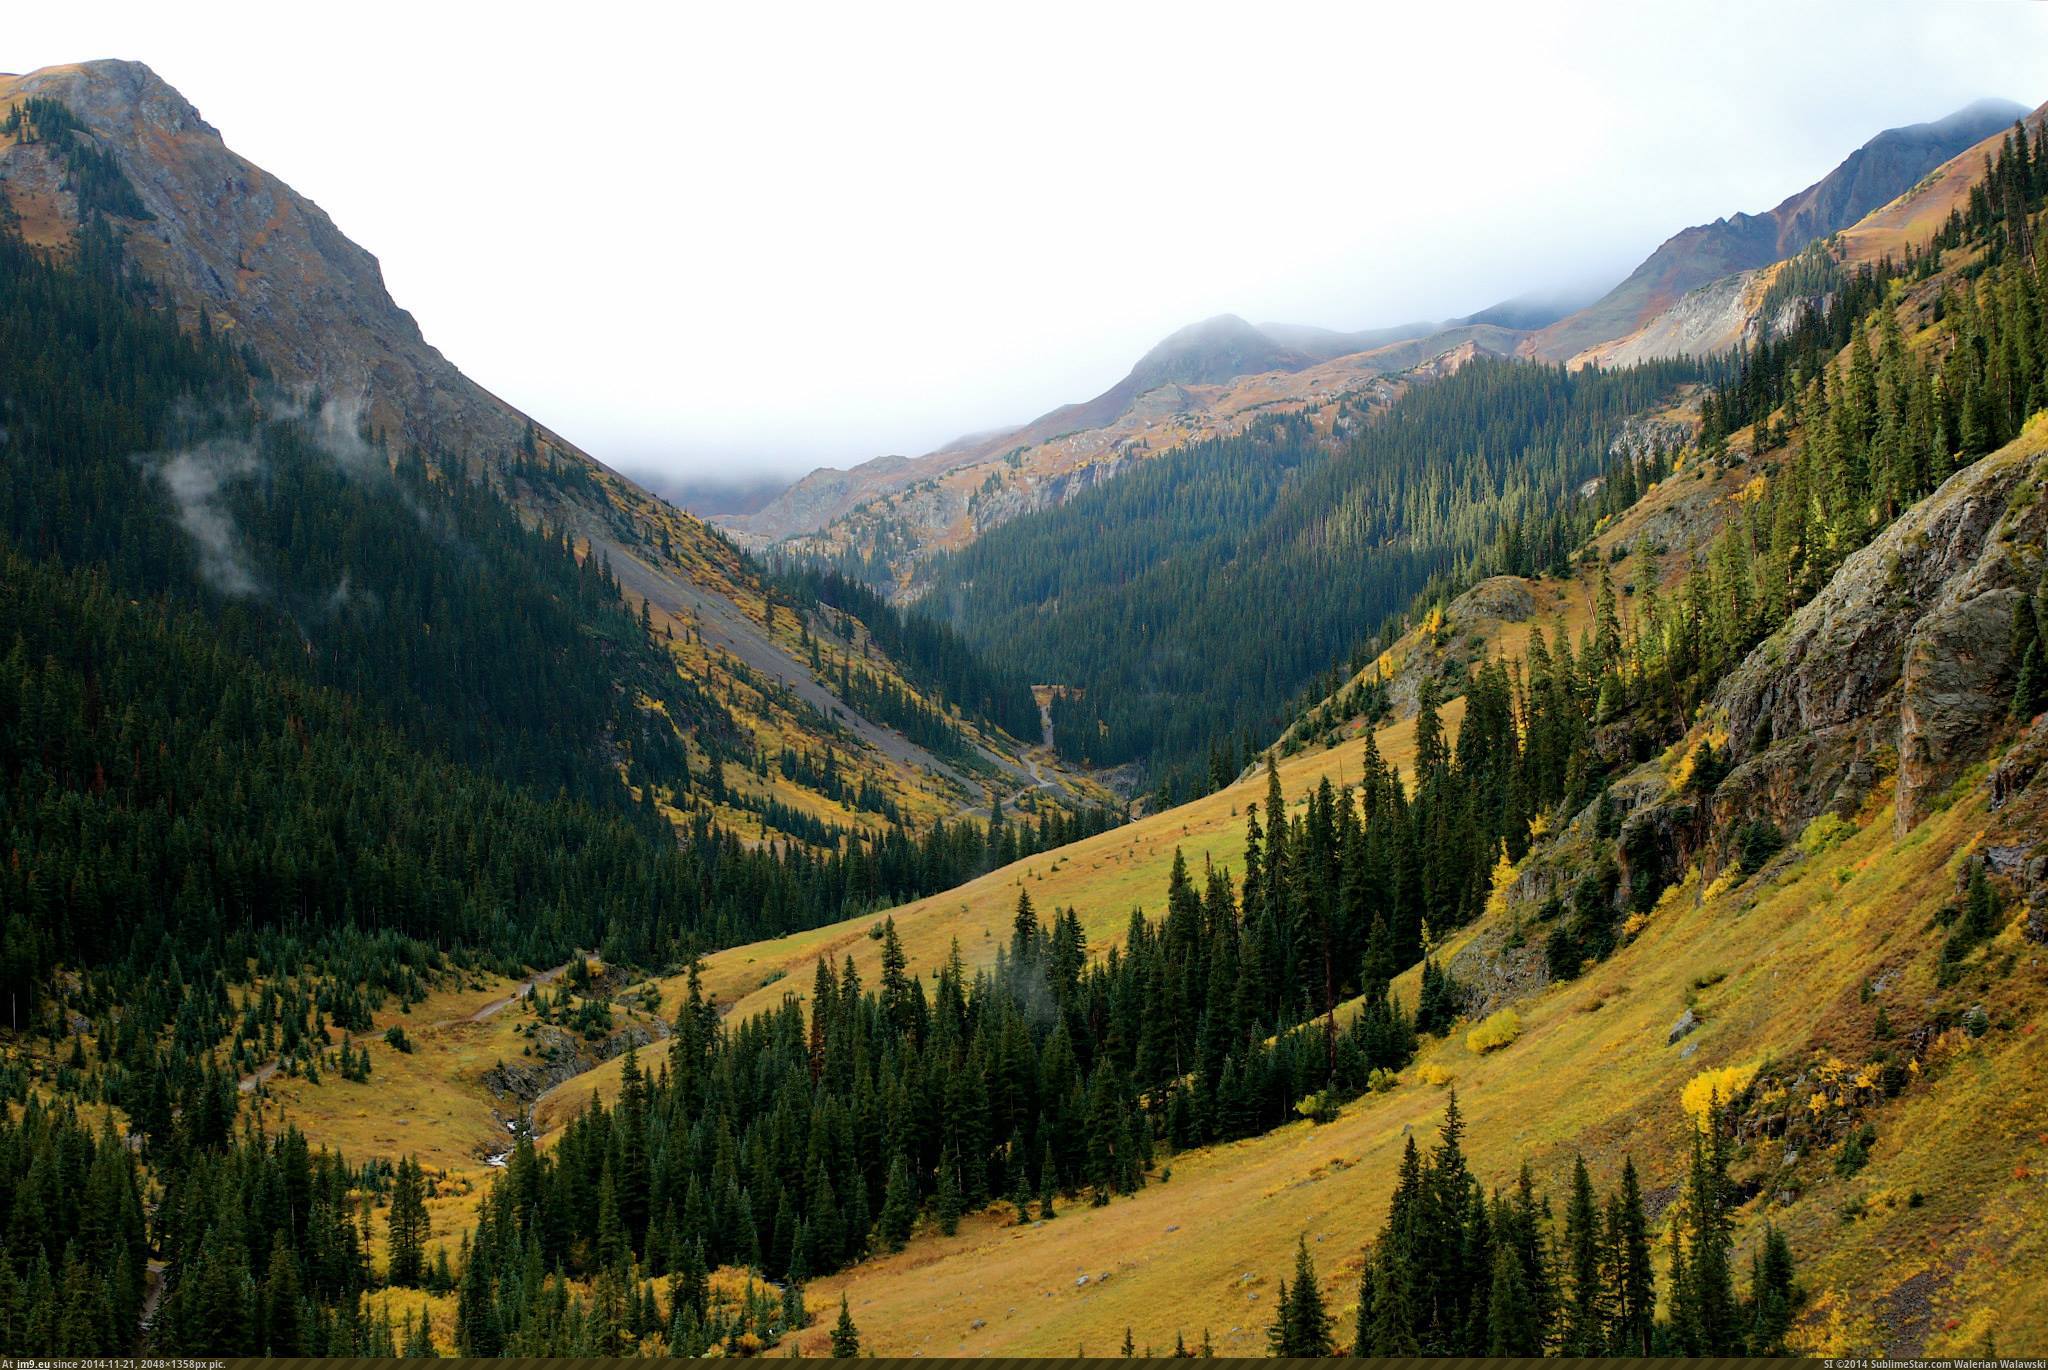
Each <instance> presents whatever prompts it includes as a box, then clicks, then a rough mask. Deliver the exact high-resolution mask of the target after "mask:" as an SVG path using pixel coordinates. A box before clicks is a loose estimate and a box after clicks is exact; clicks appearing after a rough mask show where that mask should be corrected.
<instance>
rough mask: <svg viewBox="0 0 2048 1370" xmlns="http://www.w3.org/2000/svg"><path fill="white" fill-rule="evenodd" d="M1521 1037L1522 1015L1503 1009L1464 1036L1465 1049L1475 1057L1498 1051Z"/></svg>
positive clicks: (1509, 1009)
mask: <svg viewBox="0 0 2048 1370" xmlns="http://www.w3.org/2000/svg"><path fill="white" fill-rule="evenodd" d="M1521 1035H1522V1015H1521V1014H1519V1013H1517V1012H1515V1011H1514V1010H1513V1009H1511V1008H1504V1009H1502V1010H1501V1011H1500V1012H1499V1013H1496V1014H1494V1015H1493V1016H1492V1017H1490V1018H1488V1019H1487V1020H1486V1021H1485V1022H1483V1023H1481V1024H1480V1025H1479V1026H1478V1027H1475V1028H1473V1029H1472V1030H1471V1031H1470V1032H1468V1033H1466V1034H1465V1049H1466V1050H1467V1051H1469V1052H1471V1053H1472V1054H1473V1055H1475V1056H1484V1055H1485V1054H1486V1053H1487V1052H1489V1051H1499V1050H1500V1049H1501V1048H1502V1047H1504V1046H1510V1045H1512V1044H1513V1043H1514V1040H1515V1039H1516V1038H1517V1037H1520V1036H1521Z"/></svg>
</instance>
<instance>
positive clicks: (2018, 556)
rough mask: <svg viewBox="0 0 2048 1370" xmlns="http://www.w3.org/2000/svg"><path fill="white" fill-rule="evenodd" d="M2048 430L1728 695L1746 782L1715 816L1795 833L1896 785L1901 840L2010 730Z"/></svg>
mask: <svg viewBox="0 0 2048 1370" xmlns="http://www.w3.org/2000/svg"><path fill="white" fill-rule="evenodd" d="M2044 453H2048V431H2044V430H2043V429H2041V428H2040V427H2038V426H2037V427H2035V428H2032V429H2030V430H2029V432H2028V433H2027V434H2026V435H2024V436H2022V437H2021V438H2020V439H2018V440H2017V441H2015V442H2013V443H2012V444H2010V445H2008V446H2007V447H2005V448H2003V449H2002V450H2000V451H1998V452H1996V453H1993V454H1992V455H1991V456H1988V457H1986V458H1984V459H1983V460H1981V461H1979V462H1976V463H1975V464H1973V465H1971V466H1970V467H1968V468H1967V469H1965V470H1963V471H1960V472H1958V473H1957V474H1956V475H1954V476H1952V477H1950V478H1949V480H1948V481H1947V482H1946V483H1945V484H1944V485H1943V486H1942V487H1941V488H1940V489H1939V490H1937V491H1936V492H1935V493H1934V494H1933V495H1931V496H1929V497H1928V498H1927V499H1925V500H1923V501H1922V502H1921V503H1920V504H1918V505H1916V506H1915V507H1913V508H1912V509H1910V510H1908V511H1907V512H1906V513H1905V514H1904V515H1902V516H1901V517H1900V518H1899V519H1898V521H1897V522H1895V523H1894V524H1893V525H1892V526H1891V527H1890V528H1888V529H1886V530H1885V531H1884V532H1883V533H1882V534H1880V535H1879V536H1878V537H1877V538H1876V539H1875V540H1874V541H1873V542H1871V544H1870V545H1869V546H1867V547H1864V548H1863V549H1861V550H1860V551H1858V552H1856V553H1855V554H1854V555H1853V556H1851V557H1850V558H1849V559H1848V560H1847V561H1846V562H1845V563H1844V564H1843V565H1842V567H1841V569H1840V570H1839V571H1837V573H1836V574H1835V576H1834V578H1833V580H1832V581H1830V582H1829V584H1828V586H1827V587H1826V588H1825V589H1824V590H1822V591H1821V593H1820V594H1818V595H1816V596H1815V597H1814V598H1813V599H1812V600H1811V601H1809V602H1808V603H1807V604H1806V605H1805V607H1803V608H1802V609H1800V610H1799V612H1798V613H1796V614H1794V615H1793V617H1792V620H1791V622H1789V623H1788V624H1787V625H1786V626H1785V627H1784V628H1783V629H1781V630H1780V631H1779V632H1778V633H1776V634H1775V635H1773V636H1772V637H1771V638H1770V639H1769V640H1768V641H1766V642H1765V643H1763V644H1762V645H1761V646H1759V647H1758V648H1757V649H1756V650H1755V651H1754V652H1752V653H1751V654H1750V656H1749V658H1748V660H1746V661H1745V662H1744V663H1743V664H1742V665H1741V666H1740V667H1739V668H1737V670H1736V671H1735V672H1734V673H1733V674H1731V675H1730V677H1729V678H1728V679H1727V680H1726V681H1724V682H1723V683H1722V686H1721V688H1720V689H1719V691H1718V692H1717V693H1716V695H1715V699H1714V707H1715V709H1716V710H1717V711H1718V713H1719V715H1720V716H1721V718H1723V719H1724V720H1725V724H1726V727H1727V730H1728V735H1729V739H1730V752H1731V755H1732V757H1733V758H1734V759H1735V760H1736V762H1737V765H1736V767H1735V769H1734V771H1733V772H1732V773H1731V774H1730V775H1729V776H1728V777H1727V779H1726V780H1725V781H1724V782H1723V783H1722V785H1721V787H1720V790H1719V792H1718V793H1717V795H1716V798H1715V808H1716V812H1717V816H1718V817H1719V818H1721V819H1722V820H1724V821H1732V820H1733V819H1735V818H1736V817H1737V816H1738V815H1741V814H1755V813H1767V814H1770V815H1772V816H1774V817H1776V818H1777V819H1778V821H1779V822H1780V824H1781V825H1782V826H1786V827H1788V828H1792V827H1795V826H1796V825H1798V824H1801V823H1803V822H1804V821H1806V820H1807V819H1810V818H1812V817H1814V816H1815V815H1816V814H1818V813H1819V812H1821V811H1822V810H1825V809H1829V808H1834V809H1838V810H1844V811H1846V810H1847V809H1849V808H1853V807H1854V806H1855V805H1856V804H1858V803H1860V802H1861V800H1862V798H1863V796H1864V795H1865V794H1867V793H1868V792H1869V790H1870V788H1871V787H1872V786H1873V785H1874V784H1876V783H1877V782H1878V781H1879V779H1880V778H1881V777H1882V776H1883V775H1885V774H1887V773H1891V774H1895V776H1896V782H1895V784H1896V791H1895V799H1896V804H1897V809H1896V813H1897V822H1898V825H1899V829H1900V831H1902V832H1903V831H1905V830H1906V829H1909V828H1911V827H1912V826H1913V825H1914V824H1915V823H1917V822H1919V821H1920V819H1921V818H1923V817H1925V816H1926V814H1927V812H1928V809H1929V807H1930V805H1931V804H1932V803H1933V802H1934V801H1935V800H1936V799H1937V798H1939V796H1940V795H1941V794H1942V792H1943V791H1945V790H1946V789H1947V788H1948V787H1949V786H1950V785H1951V784H1953V783H1954V781H1955V779H1956V778H1957V777H1958V776H1959V775H1961V774H1962V772H1963V770H1964V769H1965V768H1966V767H1968V766H1969V765H1971V764H1972V763H1974V762H1975V761H1977V760H1979V759H1981V758H1982V756H1983V755H1984V751H1985V748H1986V747H1987V746H1988V745H1989V743H1990V741H1991V738H1992V736H1993V734H1994V732H1995V730H1996V728H1997V727H1998V725H1999V723H2000V722H2001V720H2002V719H2003V717H2004V712H2005V709H2006V706H2007V702H2008V700H2009V697H2010V691H2011V684H2012V673H2013V668H2014V663H2013V662H2012V661H2011V660H2010V655H2011V643H2010V636H2011V627H2012V617H2013V605H2014V603H2015V601H2016V599H2017V597H2018V596H2019V595H2020V593H2022V587H2031V586H2032V585H2033V584H2034V583H2036V581H2037V580H2038V578H2039V574H2040V571H2039V562H2040V556H2041V545H2042V538H2043V532H2044V528H2048V504H2044V502H2043V501H2042V500H2041V498H2040V490H2041V482H2042V478H2043V474H2044V471H2048V459H2044Z"/></svg>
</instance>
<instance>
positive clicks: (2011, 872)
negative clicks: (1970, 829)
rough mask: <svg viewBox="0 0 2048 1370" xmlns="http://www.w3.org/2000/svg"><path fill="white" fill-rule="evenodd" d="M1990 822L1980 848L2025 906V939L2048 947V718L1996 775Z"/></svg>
mask: <svg viewBox="0 0 2048 1370" xmlns="http://www.w3.org/2000/svg"><path fill="white" fill-rule="evenodd" d="M1990 790H1991V814H1992V818H1991V822H1990V824H1989V825H1988V826H1987V827H1986V828H1985V831H1984V840H1983V843H1982V845H1981V846H1980V847H1979V848H1978V850H1980V851H1981V852H1983V854H1984V860H1985V862H1986V863H1987V864H1988V865H1989V867H1990V870H1991V873H1992V874H1994V875H1997V876H2000V877H2002V878H2003V879H2004V880H2005V881H2006V883H2007V884H2008V886H2010V888H2011V889H2012V890H2013V891H2014V892H2015V894H2016V895H2017V896H2018V898H2019V899H2020V901H2021V905H2022V907H2023V908H2024V910H2025V916H2026V924H2025V927H2026V934H2027V936H2028V937H2030V938H2032V939H2033V940H2034V941H2036V942H2041V943H2048V714H2042V715H2040V716H2039V717H2037V718H2035V719H2034V720H2033V722H2032V723H2031V724H2030V725H2029V726H2028V727H2027V728H2026V730H2025V731H2023V732H2022V733H2021V734H2020V735H2019V737H2017V738H2016V739H2014V741H2013V744H2012V746H2010V747H2008V748H2006V751H2005V755H2004V756H2002V757H2000V758H1999V759H1998V764H1997V765H1996V766H1993V767H1992V769H1991V777H1990Z"/></svg>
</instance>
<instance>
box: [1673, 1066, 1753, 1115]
mask: <svg viewBox="0 0 2048 1370" xmlns="http://www.w3.org/2000/svg"><path fill="white" fill-rule="evenodd" d="M1761 1064H1762V1062H1759V1061H1750V1062H1747V1063H1746V1064H1743V1065H1739V1066H1722V1067H1721V1068H1720V1069H1718V1070H1703V1071H1701V1072H1700V1073H1699V1074H1697V1075H1695V1076H1693V1077H1692V1078H1691V1079H1690V1080H1687V1081H1686V1082H1685V1088H1684V1089H1682V1090H1680V1091H1679V1092H1678V1102H1679V1104H1680V1106H1682V1107H1683V1108H1684V1109H1685V1111H1686V1112H1687V1113H1689V1114H1691V1115H1692V1119H1693V1121H1694V1122H1696V1123H1698V1124H1699V1126H1700V1130H1701V1131H1705V1130H1706V1126H1707V1119H1708V1117H1709V1116H1710V1115H1711V1114H1712V1112H1713V1109H1714V1106H1715V1105H1716V1104H1725V1103H1727V1102H1728V1101H1729V1100H1731V1099H1739V1098H1741V1097H1742V1096H1743V1095H1744V1094H1745V1093H1747V1092H1748V1091H1749V1087H1750V1085H1751V1084H1753V1083H1755V1081H1756V1072H1757V1069H1758V1067H1759V1066H1760V1065H1761Z"/></svg>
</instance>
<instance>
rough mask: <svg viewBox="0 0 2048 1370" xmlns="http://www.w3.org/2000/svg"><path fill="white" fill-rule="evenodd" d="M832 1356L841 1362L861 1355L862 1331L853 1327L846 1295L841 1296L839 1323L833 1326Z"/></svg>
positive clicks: (851, 1314) (851, 1313)
mask: <svg viewBox="0 0 2048 1370" xmlns="http://www.w3.org/2000/svg"><path fill="white" fill-rule="evenodd" d="M832 1354H833V1355H834V1356H835V1357H837V1358H838V1359H840V1360H849V1359H851V1358H852V1357H854V1356H858V1355H859V1354H860V1329H859V1328H858V1327H855V1326H854V1325H853V1312H852V1310H851V1309H849V1308H848V1307H847V1305H846V1295H844V1294H841V1295H840V1296H839V1321H838V1322H836V1323H834V1324H833V1325H832Z"/></svg>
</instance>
